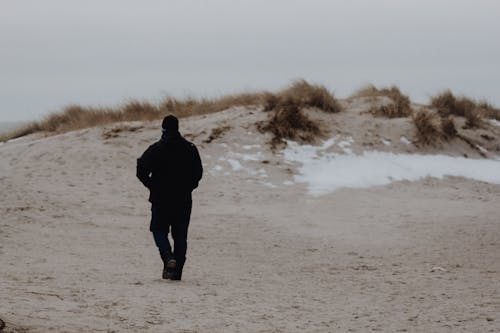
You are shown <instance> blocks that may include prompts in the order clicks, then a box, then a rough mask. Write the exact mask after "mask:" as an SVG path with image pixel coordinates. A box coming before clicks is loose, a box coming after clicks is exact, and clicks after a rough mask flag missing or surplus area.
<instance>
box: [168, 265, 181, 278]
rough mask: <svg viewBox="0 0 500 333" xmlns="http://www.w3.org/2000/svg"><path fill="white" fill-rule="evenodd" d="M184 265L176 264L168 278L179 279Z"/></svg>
mask: <svg viewBox="0 0 500 333" xmlns="http://www.w3.org/2000/svg"><path fill="white" fill-rule="evenodd" d="M183 266H184V265H177V267H175V269H173V271H172V274H171V275H170V276H169V279H170V280H175V281H180V280H181V278H182V269H183Z"/></svg>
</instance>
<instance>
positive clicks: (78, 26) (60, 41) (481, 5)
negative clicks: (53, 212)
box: [0, 0, 500, 121]
mask: <svg viewBox="0 0 500 333" xmlns="http://www.w3.org/2000/svg"><path fill="white" fill-rule="evenodd" d="M296 78H305V79H308V80H310V81H312V82H316V83H322V84H324V85H326V86H327V87H328V88H329V89H331V90H333V91H334V92H335V94H336V95H338V96H339V97H345V96H347V95H349V94H350V93H352V92H353V91H354V90H355V89H357V88H359V87H360V86H362V85H365V84H367V83H373V84H376V85H389V84H397V85H399V87H400V88H401V89H402V90H403V91H404V92H406V93H408V94H410V96H411V97H412V98H413V99H414V100H415V101H427V100H428V97H429V96H430V95H432V94H434V93H435V92H437V91H439V90H441V89H444V88H451V89H452V90H453V91H455V92H457V93H463V94H467V95H470V96H472V97H476V98H486V99H488V100H490V101H491V102H493V103H495V104H496V105H500V1H497V0H468V1H465V0H432V1H430V0H418V1H417V0H414V1H410V0H365V1H361V0H359V1H356V0H351V1H347V0H345V1H335V0H323V1H321V0H302V1H299V0H199V1H194V0H141V1H139V0H137V1H132V0H99V1H97V0H86V1H70V0H43V1H40V0H0V121H12V120H31V119H37V118H39V117H41V116H43V115H45V114H47V113H49V112H52V111H57V110H58V109H60V108H61V107H62V106H64V105H66V104H70V103H78V104H84V105H114V104H118V103H120V102H123V101H124V100H127V99H131V98H140V99H143V98H146V99H150V100H159V99H160V98H161V97H162V96H165V95H166V94H170V95H174V96H178V97H183V96H185V95H189V94H190V95H195V96H216V95H221V94H225V93H231V92H239V91H243V90H260V89H279V88H281V87H284V86H286V85H287V84H288V83H289V82H290V80H292V79H296Z"/></svg>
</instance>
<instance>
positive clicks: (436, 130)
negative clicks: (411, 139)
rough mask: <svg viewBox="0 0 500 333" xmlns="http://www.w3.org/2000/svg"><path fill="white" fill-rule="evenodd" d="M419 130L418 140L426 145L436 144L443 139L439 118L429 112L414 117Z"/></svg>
mask: <svg viewBox="0 0 500 333" xmlns="http://www.w3.org/2000/svg"><path fill="white" fill-rule="evenodd" d="M413 123H414V124H415V127H416V128H417V139H418V141H419V142H421V143H422V144H424V145H432V144H435V143H436V142H437V141H439V140H440V139H441V138H442V132H441V128H440V122H439V117H438V116H437V115H436V114H434V113H431V112H430V111H427V110H421V111H419V112H417V113H416V114H415V115H414V116H413Z"/></svg>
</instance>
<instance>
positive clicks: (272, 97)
mask: <svg viewBox="0 0 500 333" xmlns="http://www.w3.org/2000/svg"><path fill="white" fill-rule="evenodd" d="M292 99H293V101H294V103H296V104H297V106H298V107H299V108H303V107H316V108H319V109H321V110H323V111H326V112H338V111H340V109H341V108H340V105H339V104H338V102H337V100H336V99H335V98H334V97H333V95H332V94H330V93H329V92H328V90H327V89H326V88H325V87H323V86H320V85H312V84H309V83H307V82H306V81H304V80H299V81H296V82H294V83H293V84H292V85H291V86H290V87H288V88H287V89H285V90H283V91H281V92H278V93H277V94H272V93H269V92H257V93H243V94H236V95H229V96H224V97H221V98H213V99H208V98H202V99H196V98H186V99H176V98H173V97H167V98H165V99H164V100H163V101H161V102H160V103H150V102H147V101H129V102H127V103H125V104H123V105H120V106H117V107H83V106H78V105H70V106H67V107H65V108H63V110H62V111H60V112H56V113H52V114H49V115H48V116H47V117H45V118H44V119H42V120H40V121H37V122H33V123H30V124H27V125H25V126H22V127H20V128H18V129H16V130H13V131H11V132H9V133H7V134H4V135H3V136H1V137H0V141H7V140H10V139H14V138H17V137H21V136H24V135H28V134H32V133H36V132H46V133H48V134H58V133H64V132H68V131H72V130H77V129H82V128H88V127H94V126H99V125H106V124H110V123H115V122H121V121H147V120H155V119H161V118H163V117H164V116H165V115H167V114H174V115H176V116H177V117H188V116H193V115H204V114H210V113H215V112H219V111H223V110H227V109H229V108H231V107H235V106H260V105H263V106H264V109H266V110H274V109H283V108H282V107H278V106H279V104H280V103H283V102H284V101H286V103H290V102H289V101H290V100H292ZM287 107H289V105H288V106H287Z"/></svg>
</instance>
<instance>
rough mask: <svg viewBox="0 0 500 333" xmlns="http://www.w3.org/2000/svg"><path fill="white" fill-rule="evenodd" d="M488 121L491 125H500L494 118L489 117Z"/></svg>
mask: <svg viewBox="0 0 500 333" xmlns="http://www.w3.org/2000/svg"><path fill="white" fill-rule="evenodd" d="M490 123H491V124H492V125H495V126H500V121H498V120H496V119H490Z"/></svg>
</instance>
